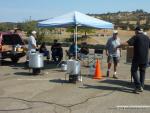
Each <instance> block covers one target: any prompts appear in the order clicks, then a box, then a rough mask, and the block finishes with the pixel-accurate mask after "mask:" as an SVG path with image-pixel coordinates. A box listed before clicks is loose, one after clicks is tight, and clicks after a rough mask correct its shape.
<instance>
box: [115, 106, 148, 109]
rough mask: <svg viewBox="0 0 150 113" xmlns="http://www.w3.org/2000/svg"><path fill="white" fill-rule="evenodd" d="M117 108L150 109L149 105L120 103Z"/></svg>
mask: <svg viewBox="0 0 150 113" xmlns="http://www.w3.org/2000/svg"><path fill="white" fill-rule="evenodd" d="M116 108H117V109H150V106H149V105H119V106H116Z"/></svg>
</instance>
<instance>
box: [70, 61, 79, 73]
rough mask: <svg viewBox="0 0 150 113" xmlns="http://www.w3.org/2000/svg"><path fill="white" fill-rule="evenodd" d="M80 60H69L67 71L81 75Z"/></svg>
mask: <svg viewBox="0 0 150 113" xmlns="http://www.w3.org/2000/svg"><path fill="white" fill-rule="evenodd" d="M80 69H81V66H80V62H79V61H76V60H68V61H67V73H69V74H70V75H80Z"/></svg>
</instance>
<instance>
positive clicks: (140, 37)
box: [117, 27, 150, 93]
mask: <svg viewBox="0 0 150 113" xmlns="http://www.w3.org/2000/svg"><path fill="white" fill-rule="evenodd" d="M124 45H129V46H133V47H134V52H133V59H132V65H131V77H133V79H134V84H135V90H134V92H135V93H139V92H142V91H143V88H144V81H145V72H146V67H147V63H148V53H149V48H150V39H149V37H148V36H147V35H144V34H143V31H142V30H141V28H140V27H136V28H135V35H134V36H133V37H132V38H130V39H129V40H128V41H126V42H124V43H122V44H121V45H120V46H118V47H117V48H119V47H122V46H124ZM138 69H139V74H140V76H139V77H138V73H137V71H138Z"/></svg>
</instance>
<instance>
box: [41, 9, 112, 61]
mask: <svg viewBox="0 0 150 113" xmlns="http://www.w3.org/2000/svg"><path fill="white" fill-rule="evenodd" d="M68 26H74V28H75V35H74V36H75V37H74V39H75V42H76V45H77V27H78V26H85V27H90V28H97V29H113V28H114V25H113V24H112V23H110V22H106V21H103V20H100V19H97V18H94V17H91V16H88V15H86V14H83V13H80V12H77V11H75V12H71V13H68V14H65V15H62V16H58V17H54V18H50V19H47V20H44V21H41V22H38V27H68ZM76 59H77V50H76Z"/></svg>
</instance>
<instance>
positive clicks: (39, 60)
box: [29, 52, 44, 68]
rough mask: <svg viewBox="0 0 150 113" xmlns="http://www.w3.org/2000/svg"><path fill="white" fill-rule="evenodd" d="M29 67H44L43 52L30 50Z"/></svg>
mask: <svg viewBox="0 0 150 113" xmlns="http://www.w3.org/2000/svg"><path fill="white" fill-rule="evenodd" d="M29 67H30V68H42V67H44V62H43V54H41V53H38V52H30V54H29Z"/></svg>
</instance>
